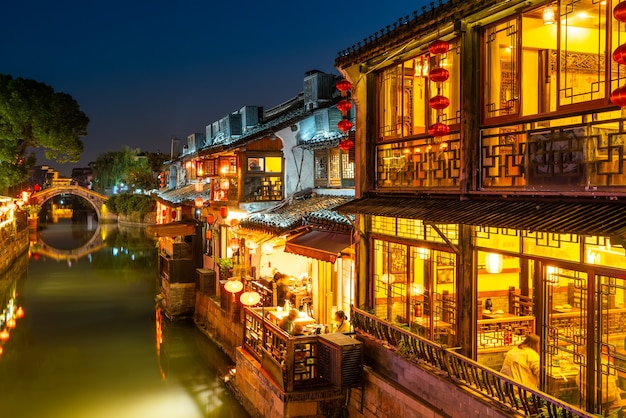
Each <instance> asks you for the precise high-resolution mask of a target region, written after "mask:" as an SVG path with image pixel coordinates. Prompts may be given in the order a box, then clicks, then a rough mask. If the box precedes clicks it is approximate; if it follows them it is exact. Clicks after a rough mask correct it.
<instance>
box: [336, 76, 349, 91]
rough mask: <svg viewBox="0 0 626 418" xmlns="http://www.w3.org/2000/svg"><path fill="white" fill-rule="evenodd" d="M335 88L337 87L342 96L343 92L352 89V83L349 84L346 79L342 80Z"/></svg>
mask: <svg viewBox="0 0 626 418" xmlns="http://www.w3.org/2000/svg"><path fill="white" fill-rule="evenodd" d="M335 87H337V90H339V91H340V92H341V94H342V95H343V94H344V93H345V92H347V91H348V90H350V89H351V88H352V83H350V82H349V81H348V80H346V79H343V80H339V81H338V82H337V84H336V86H335Z"/></svg>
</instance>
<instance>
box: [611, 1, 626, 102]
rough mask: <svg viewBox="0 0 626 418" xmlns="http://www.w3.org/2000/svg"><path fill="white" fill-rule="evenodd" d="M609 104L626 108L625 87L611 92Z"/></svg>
mask: <svg viewBox="0 0 626 418" xmlns="http://www.w3.org/2000/svg"><path fill="white" fill-rule="evenodd" d="M620 4H621V3H620ZM611 103H613V104H615V105H618V106H619V107H624V106H626V86H622V87H618V88H616V89H615V90H613V91H612V92H611Z"/></svg>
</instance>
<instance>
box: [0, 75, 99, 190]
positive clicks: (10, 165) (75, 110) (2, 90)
mask: <svg viewBox="0 0 626 418" xmlns="http://www.w3.org/2000/svg"><path fill="white" fill-rule="evenodd" d="M88 124H89V118H88V117H87V115H85V113H83V112H82V111H81V110H80V107H79V105H78V103H77V102H76V101H75V100H74V99H73V98H72V96H70V95H68V94H66V93H59V92H55V91H54V89H53V88H52V87H50V86H48V85H46V84H43V83H40V82H38V81H35V80H29V79H24V78H13V77H12V76H10V75H5V74H0V187H2V188H7V187H10V186H12V185H16V184H19V183H22V182H23V181H24V180H25V179H26V178H27V177H28V172H29V170H30V168H31V167H32V166H33V165H34V164H35V162H36V159H35V157H34V155H32V154H30V155H26V154H27V150H28V148H43V149H44V153H45V156H46V158H48V159H50V160H55V161H58V162H60V163H65V162H76V161H78V160H79V159H80V155H81V154H82V152H83V142H82V140H81V137H82V136H85V135H87V125H88Z"/></svg>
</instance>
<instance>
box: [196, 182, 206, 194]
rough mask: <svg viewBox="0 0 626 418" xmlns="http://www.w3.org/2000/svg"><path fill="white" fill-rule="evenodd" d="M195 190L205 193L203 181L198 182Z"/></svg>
mask: <svg viewBox="0 0 626 418" xmlns="http://www.w3.org/2000/svg"><path fill="white" fill-rule="evenodd" d="M194 188H195V190H196V192H198V193H200V192H202V191H204V184H203V183H202V182H201V181H199V182H197V183H196V184H195V186H194Z"/></svg>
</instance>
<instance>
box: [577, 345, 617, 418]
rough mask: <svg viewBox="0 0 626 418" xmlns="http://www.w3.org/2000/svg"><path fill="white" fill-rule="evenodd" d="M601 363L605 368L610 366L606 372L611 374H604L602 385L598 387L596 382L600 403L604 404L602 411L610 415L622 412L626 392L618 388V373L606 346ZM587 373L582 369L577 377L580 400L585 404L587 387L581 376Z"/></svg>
mask: <svg viewBox="0 0 626 418" xmlns="http://www.w3.org/2000/svg"><path fill="white" fill-rule="evenodd" d="M601 361H602V365H603V366H604V367H606V366H608V367H606V368H605V370H606V369H607V368H608V370H609V374H608V375H606V374H604V373H603V374H602V376H601V378H600V379H601V383H600V385H598V384H597V382H594V389H596V390H597V387H598V386H600V394H601V396H600V399H599V402H600V403H601V404H602V410H603V411H605V412H607V413H609V414H612V413H613V412H615V411H620V410H622V409H623V408H624V406H626V400H623V399H622V396H624V391H623V390H622V389H620V388H619V387H618V386H617V373H616V372H615V369H614V368H613V367H612V363H613V360H612V358H611V357H610V355H609V354H608V349H607V347H606V346H604V347H602V360H601ZM604 367H603V368H604ZM585 371H586V368H585V367H581V369H580V373H578V374H577V375H576V384H577V385H578V387H579V388H580V398H581V399H580V400H581V402H582V403H583V404H584V403H585V402H586V396H587V393H586V392H587V386H586V385H584V384H582V381H583V378H582V376H581V374H583V373H585ZM596 378H597V377H596ZM594 392H595V391H594Z"/></svg>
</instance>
